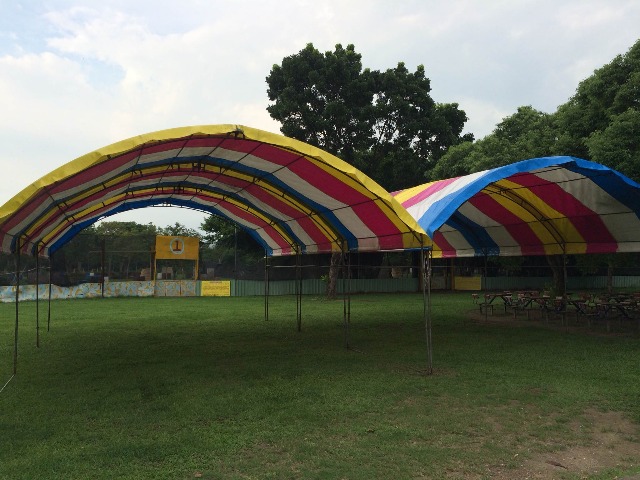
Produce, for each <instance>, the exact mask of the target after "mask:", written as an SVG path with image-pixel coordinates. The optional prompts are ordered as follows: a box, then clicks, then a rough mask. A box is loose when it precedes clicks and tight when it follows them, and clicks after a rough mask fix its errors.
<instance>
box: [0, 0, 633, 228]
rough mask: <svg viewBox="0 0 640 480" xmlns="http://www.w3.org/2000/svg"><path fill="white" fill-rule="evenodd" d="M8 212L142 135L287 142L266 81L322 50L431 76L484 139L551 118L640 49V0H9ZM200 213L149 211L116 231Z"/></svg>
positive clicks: (1, 52) (4, 75) (4, 15)
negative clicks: (307, 51)
mask: <svg viewBox="0 0 640 480" xmlns="http://www.w3.org/2000/svg"><path fill="white" fill-rule="evenodd" d="M0 12H1V13H0V99H1V109H0V166H1V167H2V170H1V171H2V172H3V175H0V205H2V204H4V203H5V202H6V201H7V200H9V199H10V198H11V197H13V196H14V195H15V194H17V193H18V192H19V191H20V190H22V189H23V188H24V187H26V186H27V185H28V184H30V183H32V182H34V181H35V180H37V179H38V178H40V177H41V176H43V175H45V174H46V173H47V172H49V171H51V170H53V169H54V168H57V167H59V166H60V165H63V164H64V163H67V162H69V161H71V160H73V159H74V158H77V157H79V156H81V155H83V154H85V153H88V152H90V151H93V150H96V149H98V148H100V147H102V146H105V145H109V144H111V143H114V142H117V141H119V140H122V139H125V138H128V137H132V136H135V135H138V134H142V133H147V132H152V131H155V130H161V129H165V128H172V127H177V126H184V125H197V124H218V123H235V124H243V125H247V126H251V127H255V128H260V129H263V130H268V131H271V132H275V133H279V124H277V123H276V122H274V121H273V120H271V119H270V117H269V116H268V114H267V112H266V107H267V105H268V99H267V94H266V82H265V77H266V76H267V75H268V74H269V71H270V69H271V67H272V65H274V64H276V63H278V64H279V63H281V61H282V59H283V58H284V57H286V56H288V55H292V54H295V53H297V52H299V51H300V50H301V49H303V48H304V47H305V45H306V44H307V43H309V42H311V43H313V44H314V45H315V46H316V48H318V49H319V50H321V51H327V50H333V49H334V46H335V44H336V43H342V44H343V45H347V44H350V43H352V44H354V45H355V48H356V51H357V52H358V53H360V54H361V55H362V62H363V65H364V66H365V67H370V68H372V69H379V70H383V69H387V68H392V67H394V66H395V65H396V64H397V63H398V62H400V61H403V62H405V64H406V65H407V67H408V68H409V69H411V70H414V69H415V68H416V66H417V65H420V64H422V65H424V66H425V69H426V74H427V77H428V78H430V79H431V86H432V97H433V98H434V100H436V101H438V102H457V103H459V104H460V107H461V108H462V109H463V110H465V112H466V113H467V116H468V117H469V121H468V123H467V125H466V129H465V130H466V131H468V132H472V133H473V134H474V135H475V136H476V138H481V137H483V136H484V135H486V134H488V133H490V132H491V131H492V130H493V128H494V127H495V125H496V123H498V122H499V121H500V120H501V119H502V118H504V117H505V116H507V115H510V114H512V113H513V112H515V110H516V108H517V107H518V106H521V105H532V106H533V107H534V108H537V109H539V110H542V111H545V112H553V111H555V109H556V107H557V106H558V105H560V104H562V103H564V102H566V101H567V100H568V98H569V97H570V96H571V95H572V94H573V93H574V92H575V89H576V87H577V85H578V83H579V82H580V81H581V80H583V79H584V78H586V77H588V76H589V75H591V73H593V71H594V70H595V69H596V68H599V67H601V66H602V65H604V64H606V63H608V62H610V61H611V60H612V59H613V58H614V57H615V56H616V55H618V54H624V53H625V52H626V51H627V50H628V49H629V48H630V47H631V46H632V45H633V43H634V42H635V41H636V40H637V39H638V38H640V28H639V26H640V2H639V1H637V0H395V1H390V0H381V1H378V0H369V1H365V0H313V1H311V0H263V1H258V0H244V1H237V2H234V1H231V0H226V1H221V0H220V1H219V0H180V1H165V0H101V1H97V0H96V1H90V0H40V1H36V0H0ZM113 219H117V220H136V221H139V222H141V223H147V222H150V221H151V222H153V223H156V224H158V225H160V226H165V225H167V224H172V223H174V222H176V221H179V222H181V223H183V224H185V225H187V226H190V227H192V228H197V227H198V226H199V224H200V222H201V221H202V215H201V214H199V213H195V212H190V211H186V210H178V209H149V208H147V209H145V210H141V211H138V212H130V213H126V214H121V215H119V216H117V217H112V218H111V220H113Z"/></svg>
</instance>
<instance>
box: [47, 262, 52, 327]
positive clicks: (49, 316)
mask: <svg viewBox="0 0 640 480" xmlns="http://www.w3.org/2000/svg"><path fill="white" fill-rule="evenodd" d="M52 286H53V254H52V253H50V254H49V302H48V304H49V309H48V312H47V332H48V331H49V329H50V328H51V290H52Z"/></svg>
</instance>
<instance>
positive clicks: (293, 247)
mask: <svg viewBox="0 0 640 480" xmlns="http://www.w3.org/2000/svg"><path fill="white" fill-rule="evenodd" d="M154 205H172V206H180V207H187V208H192V209H197V210H201V211H204V212H208V213H212V214H216V215H220V216H222V217H226V218H227V219H229V220H231V221H233V222H235V223H237V224H238V225H239V226H240V227H242V228H244V229H245V230H247V231H248V232H249V233H250V234H251V235H252V236H253V238H255V240H256V241H258V242H259V243H260V244H261V245H262V246H263V247H264V248H265V251H266V252H267V254H268V255H289V254H294V253H322V252H334V251H376V250H388V249H406V248H421V247H423V246H427V245H428V244H429V243H430V242H429V240H428V237H427V236H426V235H425V234H424V231H422V229H421V228H420V227H419V226H418V224H417V223H416V222H415V220H414V219H413V218H412V217H411V216H410V215H409V214H408V213H407V212H406V211H405V210H404V209H403V208H402V207H401V206H400V205H399V204H398V202H397V201H396V200H395V199H393V197H392V196H391V195H390V194H389V193H388V192H387V191H386V190H384V189H383V188H382V187H380V186H379V185H378V184H377V183H375V182H374V181H373V180H371V179H370V178H368V177H367V176H366V175H364V174H363V173H362V172H360V171H359V170H357V169H356V168H354V167H353V166H351V165H349V164H347V163H345V162H343V161H342V160H340V159H338V158H337V157H334V156H333V155H330V154H329V153H327V152H324V151H322V150H320V149H318V148H315V147H312V146H310V145H308V144H305V143H302V142H299V141H296V140H293V139H291V138H287V137H284V136H281V135H276V134H272V133H268V132H264V131H261V130H257V129H253V128H249V127H245V126H241V125H205V126H194V127H183V128H174V129H169V130H163V131H158V132H154V133H149V134H146V135H141V136H138V137H133V138H130V139H128V140H124V141H121V142H118V143H115V144H113V145H109V146H107V147H104V148H101V149H99V150H96V151H94V152H91V153H89V154H87V155H84V156H82V157H80V158H77V159H76V160H73V161H71V162H69V163H67V164H66V165H63V166H61V167H60V168H58V169H56V170H54V171H52V172H51V173H49V174H47V175H45V176H44V177H42V178H41V179H39V180H38V181H36V182H34V183H33V184H31V185H29V186H28V187H27V188H25V189H24V190H23V191H21V192H20V193H18V194H17V195H16V196H15V197H13V198H12V199H11V200H9V201H8V202H7V203H6V204H5V205H4V206H2V207H0V248H1V251H2V252H5V253H14V252H15V251H16V250H17V249H18V248H19V250H20V251H21V252H22V253H27V254H31V255H38V256H45V257H46V256H48V255H49V254H51V253H53V252H55V251H56V250H57V249H59V248H60V247H62V246H63V245H64V244H65V243H66V242H68V241H69V240H70V239H71V238H73V237H74V236H75V235H76V234H77V233H78V232H80V231H81V230H82V229H83V228H85V227H87V226H89V225H91V224H93V223H95V222H96V221H98V220H100V219H102V218H105V217H108V216H110V215H114V214H116V213H119V212H123V211H126V210H132V209H137V208H143V207H148V206H154Z"/></svg>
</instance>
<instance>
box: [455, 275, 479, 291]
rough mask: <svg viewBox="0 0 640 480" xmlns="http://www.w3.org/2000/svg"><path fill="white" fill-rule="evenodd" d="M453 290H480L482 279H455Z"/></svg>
mask: <svg viewBox="0 0 640 480" xmlns="http://www.w3.org/2000/svg"><path fill="white" fill-rule="evenodd" d="M455 290H482V277H456V279H455Z"/></svg>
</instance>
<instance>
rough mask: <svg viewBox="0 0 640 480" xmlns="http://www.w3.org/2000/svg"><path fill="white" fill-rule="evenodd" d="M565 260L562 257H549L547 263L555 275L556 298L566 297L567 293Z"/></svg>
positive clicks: (554, 291) (554, 289) (554, 290)
mask: <svg viewBox="0 0 640 480" xmlns="http://www.w3.org/2000/svg"><path fill="white" fill-rule="evenodd" d="M563 259H564V256H562V255H547V263H548V264H549V267H551V272H552V273H553V294H554V295H556V296H560V295H564V292H565V291H566V289H565V283H564V264H563Z"/></svg>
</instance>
